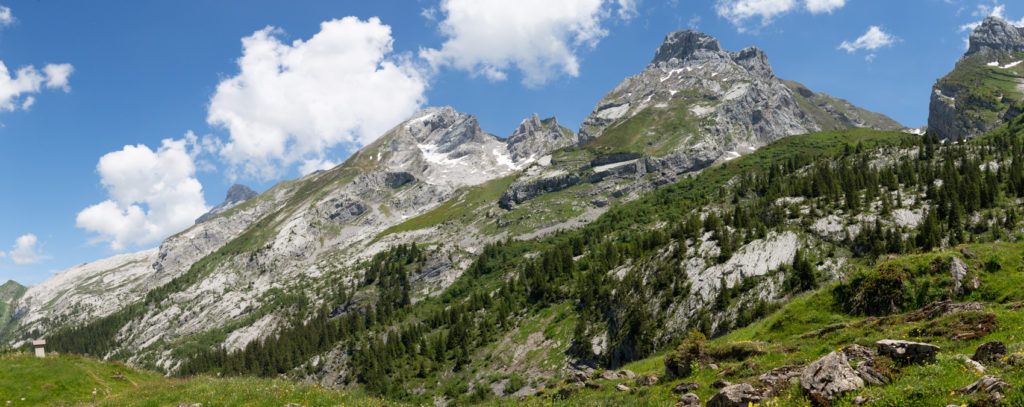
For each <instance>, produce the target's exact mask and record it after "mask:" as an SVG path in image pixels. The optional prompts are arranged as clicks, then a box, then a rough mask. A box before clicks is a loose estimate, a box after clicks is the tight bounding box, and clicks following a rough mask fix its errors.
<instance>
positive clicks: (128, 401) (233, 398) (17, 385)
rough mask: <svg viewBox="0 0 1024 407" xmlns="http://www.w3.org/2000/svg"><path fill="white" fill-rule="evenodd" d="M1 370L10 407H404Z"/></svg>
mask: <svg viewBox="0 0 1024 407" xmlns="http://www.w3.org/2000/svg"><path fill="white" fill-rule="evenodd" d="M0 366H2V367H3V368H2V369H0V403H6V402H7V401H10V404H9V405H11V406H58V405H90V404H88V403H91V401H92V392H93V389H96V390H97V396H96V398H97V403H96V405H97V406H171V405H178V404H179V403H201V404H202V405H203V406H209V407H213V406H238V405H245V406H274V407H279V406H282V405H285V404H287V403H299V404H301V405H305V406H327V405H331V406H335V405H346V406H381V405H385V404H386V405H392V406H393V405H400V404H398V403H394V402H387V403H384V402H383V401H381V400H379V399H375V398H373V397H369V396H366V395H363V394H361V393H352V392H344V391H338V390H329V389H324V388H320V387H317V386H313V385H306V384H298V383H294V382H288V381H284V380H270V379H253V378H231V379H219V378H212V377H206V376H200V377H195V378H191V379H168V378H165V377H163V376H161V375H159V374H157V373H154V372H149V371H145V370H138V369H133V368H130V367H127V366H125V365H122V364H119V363H104V362H100V361H97V360H95V359H91V358H85V357H78V356H70V355H59V356H50V357H47V358H45V359H38V358H36V357H34V356H31V355H27V354H5V355H0ZM116 375H121V376H122V377H123V379H122V378H119V377H117V376H116ZM22 399H24V400H22Z"/></svg>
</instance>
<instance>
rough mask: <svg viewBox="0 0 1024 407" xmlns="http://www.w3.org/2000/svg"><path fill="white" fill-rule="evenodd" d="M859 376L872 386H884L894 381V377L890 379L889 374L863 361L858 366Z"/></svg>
mask: <svg viewBox="0 0 1024 407" xmlns="http://www.w3.org/2000/svg"><path fill="white" fill-rule="evenodd" d="M857 376H859V377H860V378H861V379H863V380H864V383H867V384H870V385H872V386H884V385H886V384H889V383H890V382H892V379H889V376H886V375H884V374H882V373H881V372H879V371H877V370H875V368H874V367H871V365H869V364H866V363H862V364H861V365H860V366H858V367H857Z"/></svg>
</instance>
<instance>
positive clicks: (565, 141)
mask: <svg viewBox="0 0 1024 407" xmlns="http://www.w3.org/2000/svg"><path fill="white" fill-rule="evenodd" d="M577 142H579V137H578V136H577V135H576V133H574V132H573V131H572V130H569V129H567V128H565V127H562V126H561V125H559V124H558V119H557V118H555V117H549V118H547V119H544V120H541V119H540V117H539V116H537V114H536V113H534V114H533V115H532V116H530V117H529V118H527V119H523V121H522V122H520V123H519V128H518V129H516V130H515V131H514V132H512V135H511V136H509V138H508V140H507V141H506V143H507V144H508V152H509V154H511V155H512V160H513V161H517V162H518V161H523V160H536V159H538V158H540V157H541V156H543V155H545V154H547V153H550V152H551V151H554V150H556V149H559V148H562V147H565V146H570V145H574V144H576V143H577Z"/></svg>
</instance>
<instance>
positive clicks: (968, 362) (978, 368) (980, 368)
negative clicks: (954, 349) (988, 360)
mask: <svg viewBox="0 0 1024 407" xmlns="http://www.w3.org/2000/svg"><path fill="white" fill-rule="evenodd" d="M954 357H955V358H956V359H958V360H960V361H961V362H963V363H964V365H965V366H967V367H968V368H970V369H971V370H973V371H975V372H978V373H985V365H982V364H981V363H978V362H977V361H975V360H974V359H971V358H970V357H969V356H967V355H962V354H957V355H955V356H954Z"/></svg>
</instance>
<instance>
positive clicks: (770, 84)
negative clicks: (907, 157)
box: [579, 30, 902, 170]
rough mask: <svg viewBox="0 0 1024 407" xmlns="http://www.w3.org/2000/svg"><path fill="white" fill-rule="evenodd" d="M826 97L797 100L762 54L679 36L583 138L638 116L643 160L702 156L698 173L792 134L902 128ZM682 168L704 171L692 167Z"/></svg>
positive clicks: (588, 123) (591, 120) (691, 34)
mask: <svg viewBox="0 0 1024 407" xmlns="http://www.w3.org/2000/svg"><path fill="white" fill-rule="evenodd" d="M826 96H827V95H824V96H822V97H821V98H818V99H820V100H819V101H818V102H821V103H817V102H815V101H806V100H803V99H801V97H799V96H795V95H794V93H793V90H792V89H790V88H789V87H788V86H787V85H786V83H784V82H783V81H781V80H780V79H779V78H777V77H776V76H775V74H774V72H773V70H772V66H771V64H770V63H769V62H768V56H767V55H766V54H765V52H764V51H763V50H761V49H760V48H758V47H755V46H750V47H746V48H743V49H742V50H740V51H728V50H725V49H723V48H722V46H721V45H720V44H719V42H718V40H717V39H715V38H714V37H712V36H710V35H708V34H705V33H701V32H697V31H693V30H684V31H676V32H673V33H670V34H668V35H667V36H665V40H664V42H663V43H662V44H661V45H660V46H659V47H658V50H657V51H656V52H655V56H654V59H653V60H651V63H650V64H649V65H647V67H646V68H645V69H644V70H643V71H641V72H640V73H638V74H636V75H634V76H631V77H629V78H626V79H625V80H623V81H622V82H621V83H620V84H619V85H618V86H617V87H616V88H615V89H613V90H612V91H611V92H609V93H608V94H606V95H605V97H604V98H603V99H602V100H601V101H600V102H599V103H598V104H597V106H596V108H595V109H594V111H593V113H591V115H590V116H588V117H587V118H586V119H585V120H584V121H583V123H582V125H581V126H580V131H579V134H580V138H581V139H582V140H584V141H585V142H592V141H595V140H597V139H598V138H600V137H602V135H603V134H604V133H605V132H606V130H609V129H612V130H613V129H614V128H615V127H620V128H625V127H627V126H620V124H621V123H625V122H627V121H630V120H632V119H633V118H634V117H635V118H637V119H636V121H635V122H634V126H631V127H630V128H632V131H634V132H639V133H641V134H650V135H652V136H650V137H651V139H650V140H645V141H643V143H646V144H647V146H645V147H644V148H643V150H644V152H645V153H649V154H652V155H660V156H664V155H666V154H676V153H680V154H683V155H685V156H687V157H695V156H699V157H701V159H699V160H698V163H697V164H696V167H701V166H702V165H706V164H707V163H710V162H714V161H715V160H716V159H717V158H718V157H722V156H724V155H725V154H726V153H727V152H729V151H733V152H737V151H748V150H749V149H752V148H757V147H759V146H761V145H764V144H766V143H768V142H771V141H773V140H776V139H778V138H780V137H784V136H789V135H794V134H802V133H810V132H815V131H820V130H833V129H837V128H849V127H861V126H864V127H872V128H880V129H889V130H893V129H899V128H901V127H902V126H899V125H898V124H897V123H895V122H894V121H892V120H891V119H888V118H884V119H883V120H875V119H876V118H878V117H879V116H880V115H877V114H874V113H871V112H867V111H865V110H863V109H859V108H856V107H855V106H852V105H849V104H848V103H845V104H842V106H843V107H842V108H838V107H836V106H837V104H836V103H830V102H829V101H828V100H826V99H831V97H826ZM847 105H848V106H847ZM869 116H870V117H869ZM670 117H671V118H670ZM654 135H657V137H655V136H654ZM615 140H618V141H616V143H618V142H619V141H627V142H630V143H633V142H635V141H636V140H632V138H627V137H616V138H615ZM605 144H608V143H605ZM620 144H621V143H620ZM611 147H613V148H619V147H625V146H618V145H613V146H611ZM682 150H690V151H689V152H686V151H682ZM680 162H689V159H683V160H680ZM680 168H683V169H685V170H693V169H699V168H695V167H694V166H691V165H689V164H686V165H681V167H680Z"/></svg>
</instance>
